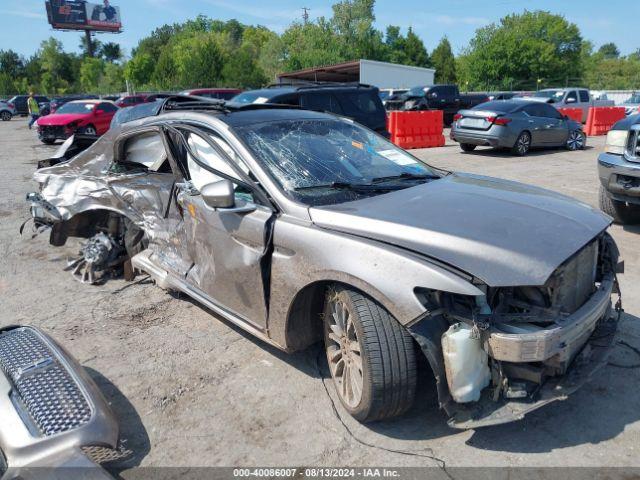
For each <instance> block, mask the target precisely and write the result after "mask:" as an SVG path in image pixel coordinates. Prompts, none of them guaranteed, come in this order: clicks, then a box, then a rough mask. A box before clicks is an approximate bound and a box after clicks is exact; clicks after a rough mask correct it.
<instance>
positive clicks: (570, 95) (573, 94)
mask: <svg viewBox="0 0 640 480" xmlns="http://www.w3.org/2000/svg"><path fill="white" fill-rule="evenodd" d="M570 99H573V100H575V101H576V102H577V101H578V95H577V94H576V91H575V90H571V91H570V92H569V93H568V94H567V98H566V100H565V102H567V101H568V100H570Z"/></svg>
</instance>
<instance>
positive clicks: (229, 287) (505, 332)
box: [29, 98, 620, 428]
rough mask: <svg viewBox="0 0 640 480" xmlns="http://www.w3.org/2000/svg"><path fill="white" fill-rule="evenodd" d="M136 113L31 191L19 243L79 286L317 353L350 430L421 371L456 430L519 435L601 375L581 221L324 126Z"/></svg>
mask: <svg viewBox="0 0 640 480" xmlns="http://www.w3.org/2000/svg"><path fill="white" fill-rule="evenodd" d="M145 108H147V110H148V109H149V108H151V107H145ZM153 108H154V110H153V111H152V112H148V111H147V112H145V113H144V114H145V115H148V116H146V117H144V118H138V119H136V118H135V110H132V112H129V113H128V115H129V116H130V118H129V119H127V120H130V121H126V122H124V123H122V124H121V125H118V126H114V127H113V128H112V129H111V130H110V132H109V133H107V134H106V135H105V136H104V137H102V138H101V139H100V140H98V141H97V142H96V143H95V144H94V145H93V146H91V147H90V148H88V149H86V150H85V151H83V152H81V153H79V154H77V155H76V156H75V157H73V158H71V159H70V160H67V159H66V158H65V156H69V155H66V154H65V150H63V151H62V152H61V153H60V154H59V155H58V156H57V159H56V160H55V161H56V162H60V164H58V165H55V166H51V167H48V168H41V169H40V170H38V171H37V173H36V174H35V180H36V181H37V182H38V183H39V184H40V191H39V192H38V193H34V194H31V195H30V196H29V199H30V201H31V205H32V207H31V209H32V213H33V216H34V218H35V222H36V225H38V226H39V227H42V226H51V227H52V229H51V237H50V241H51V243H52V244H53V245H56V246H59V245H63V244H65V242H66V241H67V238H68V237H81V238H85V239H87V240H86V243H85V244H84V246H83V247H82V252H81V256H80V257H79V258H78V259H76V260H75V261H74V262H73V263H72V264H71V266H70V268H71V269H72V270H73V272H74V273H75V275H76V276H78V277H79V278H80V279H81V280H84V281H87V282H95V281H98V279H99V278H101V277H102V276H103V275H104V274H105V273H107V272H109V271H113V270H114V269H118V268H120V269H123V270H124V272H125V275H128V276H131V275H133V273H134V272H136V271H144V272H147V273H148V274H149V275H151V277H153V278H154V279H155V280H156V282H157V284H158V285H160V286H161V287H163V288H166V289H170V290H176V291H180V292H184V293H186V294H187V295H189V296H190V297H192V298H194V299H195V300H196V301H198V302H200V303H202V304H203V305H205V306H206V307H208V308H209V309H211V310H212V311H214V312H215V313H217V314H219V315H220V316H222V317H224V318H225V319H227V320H229V321H230V322H233V323H234V324H237V325H239V326H240V327H242V328H243V329H245V330H247V331H249V332H251V333H252V334H254V335H255V336H257V337H259V338H261V339H262V340H264V341H266V342H268V343H270V344H272V345H275V346H276V347H278V348H280V349H283V350H286V351H290V352H291V351H296V350H300V349H303V348H305V347H308V346H309V345H311V344H313V343H315V342H317V341H319V340H321V339H322V340H323V341H324V346H325V350H326V356H327V360H328V365H329V369H330V372H331V376H332V378H333V381H334V384H335V387H336V390H337V392H338V395H339V397H340V399H341V401H342V404H343V405H344V408H345V409H346V410H347V411H348V412H349V413H350V414H351V415H353V416H354V417H355V418H357V419H358V420H361V421H371V420H378V419H383V418H388V417H393V416H395V415H399V414H401V413H403V412H405V411H406V410H407V409H408V408H409V407H410V406H411V404H412V402H413V399H414V393H415V387H416V361H417V357H418V356H419V355H424V356H425V357H426V359H427V361H428V363H429V365H430V366H431V369H432V371H433V373H434V375H435V377H436V380H437V382H436V384H437V389H438V398H439V403H440V406H441V407H442V408H443V409H444V410H445V411H446V413H447V414H448V416H449V418H450V420H449V423H450V425H451V426H453V427H457V428H470V427H477V426H483V425H491V424H498V423H504V422H509V421H513V420H516V419H520V418H522V417H523V415H524V414H525V413H527V412H529V411H531V410H534V409H536V408H539V407H540V406H543V405H545V404H547V403H549V402H552V401H554V400H560V399H564V398H566V396H567V395H568V394H570V393H571V392H573V391H574V390H576V389H577V388H578V387H579V386H580V385H582V384H583V383H584V382H585V381H587V380H588V379H589V378H590V377H591V376H592V375H593V374H594V372H596V371H597V370H598V368H599V367H601V366H602V365H603V364H604V363H605V362H606V358H607V355H608V352H609V350H610V348H611V346H612V344H613V342H614V337H615V334H616V330H617V323H618V318H619V314H618V315H616V314H615V312H614V311H613V308H612V301H611V296H612V294H614V293H619V292H618V284H617V281H616V272H618V271H619V269H620V266H619V263H618V251H617V248H616V246H615V244H614V242H613V240H612V238H611V237H610V236H609V234H608V233H607V229H608V227H609V225H610V222H611V219H610V218H609V217H607V216H605V215H604V214H602V213H601V212H599V211H598V210H595V209H593V208H591V207H589V206H587V205H585V204H582V203H579V202H577V201H575V200H572V199H570V198H567V197H565V196H562V195H560V194H557V193H553V192H549V191H546V190H542V189H539V188H534V187H531V186H527V185H522V184H519V183H514V182H509V181H503V180H497V179H492V178H486V177H480V176H475V175H467V174H457V173H450V172H445V171H441V170H438V169H435V168H432V167H430V166H428V165H426V164H424V163H423V162H422V161H420V160H418V159H417V158H415V157H413V156H412V155H410V154H409V153H407V152H405V151H403V150H401V149H399V148H397V147H395V146H394V145H393V144H391V143H389V142H388V141H386V140H385V139H383V138H381V137H379V136H377V135H376V134H374V133H373V132H371V131H369V130H367V129H366V128H364V127H361V126H359V125H357V124H355V123H354V122H352V121H350V120H348V119H344V118H340V117H336V116H332V115H328V114H323V113H317V112H309V111H302V110H295V109H286V108H276V107H275V106H269V105H250V106H245V107H230V106H225V105H224V104H217V103H210V102H200V101H193V100H190V101H189V100H185V99H183V98H170V99H167V100H166V101H164V102H162V103H161V104H158V105H157V106H156V107H153ZM149 113H150V114H149ZM72 144H73V141H71V142H69V144H68V145H67V146H68V147H71V146H72ZM617 310H620V307H619V304H618V308H617ZM618 313H619V312H618Z"/></svg>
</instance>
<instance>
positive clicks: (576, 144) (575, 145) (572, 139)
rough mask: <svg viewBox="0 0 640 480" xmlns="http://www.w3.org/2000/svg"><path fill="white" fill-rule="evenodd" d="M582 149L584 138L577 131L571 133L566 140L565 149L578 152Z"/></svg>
mask: <svg viewBox="0 0 640 480" xmlns="http://www.w3.org/2000/svg"><path fill="white" fill-rule="evenodd" d="M583 147H584V137H583V136H582V133H580V132H578V131H575V130H574V131H573V132H571V134H570V135H569V139H568V140H567V148H568V149H569V150H580V149H582V148H583Z"/></svg>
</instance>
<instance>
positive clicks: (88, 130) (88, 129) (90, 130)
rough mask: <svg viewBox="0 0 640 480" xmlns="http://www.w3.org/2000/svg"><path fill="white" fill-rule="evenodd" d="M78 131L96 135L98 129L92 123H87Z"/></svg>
mask: <svg viewBox="0 0 640 480" xmlns="http://www.w3.org/2000/svg"><path fill="white" fill-rule="evenodd" d="M80 133H84V134H85V135H98V131H97V130H96V127H94V126H93V125H87V126H86V127H84V128H83V129H82V130H81V132H80Z"/></svg>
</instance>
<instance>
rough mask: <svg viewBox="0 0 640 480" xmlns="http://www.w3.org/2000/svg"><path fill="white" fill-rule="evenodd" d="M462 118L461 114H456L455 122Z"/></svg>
mask: <svg viewBox="0 0 640 480" xmlns="http://www.w3.org/2000/svg"><path fill="white" fill-rule="evenodd" d="M461 118H462V114H461V113H456V114H455V115H454V116H453V121H454V122H455V121H456V120H460V119H461Z"/></svg>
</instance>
